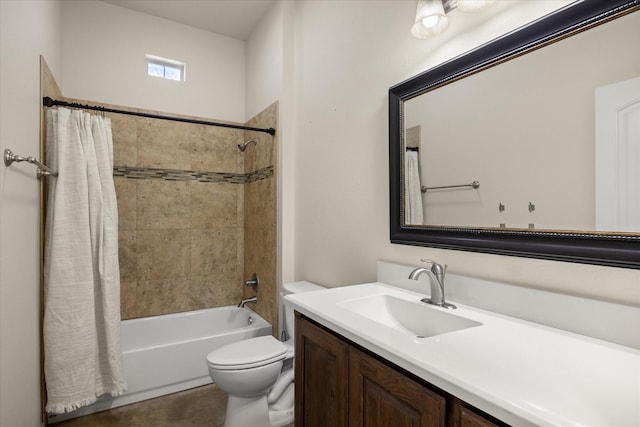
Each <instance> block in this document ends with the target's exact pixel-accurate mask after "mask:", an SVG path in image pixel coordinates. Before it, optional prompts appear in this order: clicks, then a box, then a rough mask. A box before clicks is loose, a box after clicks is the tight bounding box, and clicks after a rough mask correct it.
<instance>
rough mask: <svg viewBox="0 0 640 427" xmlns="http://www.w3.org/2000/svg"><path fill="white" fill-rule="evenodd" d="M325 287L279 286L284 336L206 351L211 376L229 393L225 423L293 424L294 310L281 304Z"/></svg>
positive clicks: (234, 426)
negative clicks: (292, 360)
mask: <svg viewBox="0 0 640 427" xmlns="http://www.w3.org/2000/svg"><path fill="white" fill-rule="evenodd" d="M321 289H324V288H323V287H322V286H319V285H315V284H313V283H309V282H295V283H287V284H285V285H283V290H282V292H281V293H280V304H281V306H282V307H284V313H285V316H284V319H283V321H284V324H285V330H286V332H287V337H289V338H288V340H287V341H285V342H282V341H279V340H277V339H276V338H274V337H272V336H271V335H268V336H262V337H257V338H251V339H247V340H243V341H239V342H236V343H233V344H229V345H226V346H223V347H220V348H219V349H217V350H214V351H212V352H211V353H209V354H208V355H207V366H208V367H209V375H211V379H212V380H213V382H214V383H215V384H216V385H217V386H218V387H219V388H220V389H221V390H223V391H225V392H226V393H227V394H228V395H229V400H228V402H227V412H226V418H225V423H224V427H248V426H251V427H283V426H288V425H290V424H292V423H293V417H294V408H293V406H294V389H293V377H294V374H293V372H294V369H293V364H292V363H290V362H289V363H287V364H286V367H285V368H284V369H283V366H285V361H289V360H291V359H293V353H294V345H293V337H294V333H293V326H294V325H293V323H294V314H293V309H291V308H289V307H286V306H285V305H284V296H285V295H287V294H291V293H301V292H311V291H317V290H321Z"/></svg>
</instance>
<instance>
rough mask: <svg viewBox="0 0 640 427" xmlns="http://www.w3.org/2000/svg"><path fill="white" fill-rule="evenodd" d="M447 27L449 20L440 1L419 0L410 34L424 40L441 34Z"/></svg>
mask: <svg viewBox="0 0 640 427" xmlns="http://www.w3.org/2000/svg"><path fill="white" fill-rule="evenodd" d="M448 26H449V18H447V15H446V14H445V12H444V6H443V5H442V0H419V1H418V8H417V9H416V19H415V23H414V24H413V27H411V34H413V36H414V37H416V38H419V39H426V38H427V37H429V36H434V35H437V34H440V33H442V32H443V31H444V30H446V29H447V27H448Z"/></svg>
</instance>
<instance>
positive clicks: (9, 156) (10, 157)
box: [4, 148, 58, 178]
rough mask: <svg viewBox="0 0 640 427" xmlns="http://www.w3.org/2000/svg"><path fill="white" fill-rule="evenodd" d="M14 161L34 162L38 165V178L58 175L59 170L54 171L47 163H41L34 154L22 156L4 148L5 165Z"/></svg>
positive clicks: (9, 164)
mask: <svg viewBox="0 0 640 427" xmlns="http://www.w3.org/2000/svg"><path fill="white" fill-rule="evenodd" d="M13 162H28V163H31V164H34V165H36V166H37V167H38V171H37V174H38V178H42V177H43V176H58V172H56V171H54V170H53V169H51V168H49V167H48V166H46V165H43V164H42V163H40V162H39V161H37V160H36V158H35V157H33V156H29V157H22V156H18V155H15V154H13V151H11V150H9V149H8V148H7V149H5V150H4V165H5V166H7V167H8V166H11V165H12V164H13Z"/></svg>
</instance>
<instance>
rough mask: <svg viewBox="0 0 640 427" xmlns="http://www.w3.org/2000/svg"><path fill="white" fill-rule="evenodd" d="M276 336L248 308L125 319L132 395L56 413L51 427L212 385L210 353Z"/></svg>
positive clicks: (126, 368)
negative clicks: (61, 422)
mask: <svg viewBox="0 0 640 427" xmlns="http://www.w3.org/2000/svg"><path fill="white" fill-rule="evenodd" d="M270 334H271V324H270V323H269V322H267V321H266V320H264V319H263V318H262V317H260V316H259V315H258V314H256V313H255V312H254V311H252V310H251V309H249V308H238V307H235V306H230V307H217V308H210V309H205V310H196V311H188V312H184V313H175V314H167V315H162V316H154V317H145V318H141V319H131V320H123V321H122V324H121V336H122V338H121V343H122V364H123V370H124V377H125V379H126V380H127V386H128V388H127V392H126V393H125V394H123V395H122V396H118V397H111V396H101V397H100V398H99V399H98V400H97V402H95V403H94V404H92V405H89V406H86V407H84V408H80V409H78V410H76V411H73V412H70V413H68V414H58V415H51V416H50V417H49V422H50V423H55V422H58V421H63V420H66V419H70V418H76V417H79V416H82V415H87V414H91V413H94V412H98V411H103V410H105V409H110V408H115V407H118V406H123V405H128V404H130V403H134V402H139V401H141V400H145V399H151V398H153V397H158V396H162V395H165V394H169V393H175V392H177V391H181V390H186V389H189V388H193V387H199V386H202V385H205V384H209V383H211V377H210V376H209V370H208V368H207V359H206V357H207V354H208V353H209V352H210V351H212V350H215V349H216V348H219V347H220V346H223V345H226V344H229V343H232V342H236V341H240V340H243V339H248V338H253V337H257V336H262V335H270Z"/></svg>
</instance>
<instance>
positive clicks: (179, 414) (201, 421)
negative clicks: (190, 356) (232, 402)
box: [50, 384, 227, 427]
mask: <svg viewBox="0 0 640 427" xmlns="http://www.w3.org/2000/svg"><path fill="white" fill-rule="evenodd" d="M226 406H227V395H226V393H224V392H223V391H221V390H220V389H218V388H217V387H216V386H215V385H213V384H212V385H207V386H203V387H198V388H193V389H190V390H185V391H182V392H179V393H174V394H170V395H167V396H162V397H158V398H155V399H150V400H145V401H144V402H138V403H134V404H131V405H127V406H122V407H120V408H115V409H110V410H108V411H103V412H98V413H96V414H91V415H85V416H84V417H79V418H74V419H71V420H67V421H61V422H59V423H55V424H50V425H51V426H52V427H125V426H126V427H169V426H171V427H182V426H185V427H186V426H190V427H220V426H222V424H223V423H224V413H225V410H226Z"/></svg>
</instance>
